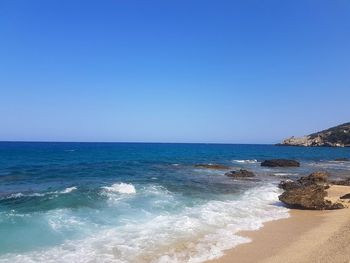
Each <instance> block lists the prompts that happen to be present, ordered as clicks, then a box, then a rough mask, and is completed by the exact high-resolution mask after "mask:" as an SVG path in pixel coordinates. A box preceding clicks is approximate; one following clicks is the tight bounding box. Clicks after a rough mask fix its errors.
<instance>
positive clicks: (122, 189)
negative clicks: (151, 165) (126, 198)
mask: <svg viewBox="0 0 350 263" xmlns="http://www.w3.org/2000/svg"><path fill="white" fill-rule="evenodd" d="M102 189H104V190H105V191H106V192H110V193H120V194H135V193H136V189H135V186H133V185H132V184H126V183H117V184H112V185H111V186H103V187H102Z"/></svg>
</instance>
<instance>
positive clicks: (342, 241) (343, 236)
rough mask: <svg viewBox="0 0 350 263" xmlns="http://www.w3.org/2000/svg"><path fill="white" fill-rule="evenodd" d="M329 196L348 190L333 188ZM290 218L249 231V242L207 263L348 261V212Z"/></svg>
mask: <svg viewBox="0 0 350 263" xmlns="http://www.w3.org/2000/svg"><path fill="white" fill-rule="evenodd" d="M332 190H333V191H332V192H330V193H329V196H330V197H332V196H333V195H334V194H339V193H342V192H344V191H348V190H349V187H333V189H332ZM290 215H291V217H290V218H287V219H281V220H277V221H271V222H268V223H266V224H265V226H264V227H263V228H262V229H260V230H258V231H253V232H241V235H243V236H246V237H249V238H251V239H252V242H250V243H246V244H242V245H240V246H237V247H236V248H233V249H231V250H229V251H226V253H225V255H224V256H223V257H221V258H219V259H217V260H212V261H209V262H210V263H232V262H239V263H253V262H254V263H256V262H261V263H279V262H284V263H287V262H288V263H302V262H305V263H313V262H314V263H345V262H350V209H341V210H332V211H309V210H291V211H290Z"/></svg>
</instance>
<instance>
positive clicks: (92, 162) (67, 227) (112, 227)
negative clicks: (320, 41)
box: [0, 143, 350, 262]
mask: <svg viewBox="0 0 350 263" xmlns="http://www.w3.org/2000/svg"><path fill="white" fill-rule="evenodd" d="M341 157H348V158H349V157H350V149H348V148H299V147H276V146H272V145H211V144H133V143H0V262H202V261H204V260H207V259H210V258H215V257H218V256H220V255H222V253H223V252H222V251H223V250H224V249H227V248H230V247H233V246H235V245H237V244H240V243H243V242H248V241H249V240H248V239H246V238H243V237H240V236H239V235H237V234H235V233H237V232H238V231H240V230H254V229H258V228H260V227H261V226H262V224H263V222H265V221H269V220H274V219H278V218H283V217H287V216H288V210H287V209H286V208H284V207H283V206H282V205H281V204H280V203H279V202H278V195H279V193H280V191H279V190H278V189H277V187H276V185H277V183H278V182H279V181H280V180H281V178H285V177H292V178H293V177H298V176H300V175H304V174H308V173H309V172H311V171H315V170H327V171H330V172H331V173H333V174H334V176H335V177H344V176H346V175H348V173H349V171H350V162H334V161H333V160H334V159H335V158H341ZM269 158H292V159H297V160H299V161H300V162H301V164H302V165H301V167H300V168H277V169H276V168H263V167H260V161H262V160H264V159H269ZM208 163H219V164H224V165H228V166H230V167H232V169H238V168H245V169H249V170H252V171H254V172H255V173H256V174H257V177H255V178H254V179H250V180H234V179H232V178H228V177H226V176H224V173H225V171H222V170H221V171H220V170H212V169H198V168H196V167H194V165H195V164H208Z"/></svg>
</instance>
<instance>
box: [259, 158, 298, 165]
mask: <svg viewBox="0 0 350 263" xmlns="http://www.w3.org/2000/svg"><path fill="white" fill-rule="evenodd" d="M261 166H265V167H299V166H300V163H299V162H297V161H295V160H288V159H272V160H265V161H263V162H262V163H261Z"/></svg>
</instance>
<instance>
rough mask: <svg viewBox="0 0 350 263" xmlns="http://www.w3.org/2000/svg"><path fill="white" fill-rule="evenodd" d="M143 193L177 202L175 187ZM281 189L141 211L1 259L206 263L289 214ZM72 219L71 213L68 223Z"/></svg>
mask: <svg viewBox="0 0 350 263" xmlns="http://www.w3.org/2000/svg"><path fill="white" fill-rule="evenodd" d="M121 189H123V190H121ZM126 189H127V190H126ZM104 191H110V192H117V193H119V192H120V191H122V192H123V193H125V192H127V193H134V194H135V192H136V191H135V188H134V187H133V186H132V185H130V184H115V185H112V186H110V187H107V188H106V187H105V188H104ZM139 192H140V193H139ZM139 192H138V194H140V195H143V194H144V195H147V194H149V195H152V196H153V197H152V198H155V197H154V194H156V196H158V198H159V199H161V200H164V201H167V202H168V203H169V205H170V204H172V203H173V202H174V201H173V199H172V198H169V196H171V195H172V194H171V192H169V191H167V190H166V189H164V188H162V187H156V186H154V187H151V188H150V189H148V188H145V189H140V191H139ZM279 193H280V190H279V189H278V188H277V187H276V186H273V185H267V186H264V187H257V188H254V189H251V190H248V191H247V192H245V193H244V194H243V195H242V196H240V198H238V199H237V198H236V199H232V198H230V199H227V200H212V201H208V202H206V203H201V204H198V205H195V206H185V207H183V208H182V209H181V210H180V211H176V212H172V211H163V212H158V213H156V214H153V216H151V217H150V218H147V220H142V219H141V217H139V216H138V217H137V218H135V220H130V221H129V222H128V223H125V224H122V225H117V226H113V227H108V228H106V227H104V228H101V229H100V230H99V231H97V232H96V233H94V234H93V235H91V236H89V237H86V238H83V239H79V240H70V241H66V242H65V243H63V244H62V245H58V246H55V247H52V248H46V249H43V250H37V251H32V252H27V253H23V254H7V255H3V256H1V257H0V262H11V263H12V262H13V263H16V262H21V263H27V262H45V263H46V262H47V263H52V262H76V263H78V262H119V263H121V262H139V263H143V262H153V263H155V262H157V263H163V262H167V263H170V262H174V263H175V262H190V263H196V262H203V261H206V260H210V259H213V258H217V257H219V256H221V255H222V254H223V250H225V249H228V248H231V247H234V246H236V245H238V244H241V243H245V242H249V241H250V240H249V239H248V238H245V237H241V236H239V235H238V234H237V233H238V232H239V231H242V230H256V229H259V228H260V227H262V225H263V223H264V222H266V221H270V220H275V219H279V218H285V217H288V209H286V208H284V207H281V206H278V205H275V202H277V201H278V195H279ZM173 198H175V196H173ZM140 212H141V211H140ZM55 216H56V218H57V217H58V218H60V217H59V216H58V215H55ZM69 220H70V219H69V218H66V217H65V218H64V220H63V223H64V222H69ZM56 221H57V220H56ZM58 221H59V222H60V224H61V223H62V222H61V221H60V220H58ZM73 222H75V221H73ZM56 223H57V222H56ZM53 227H56V228H57V225H54V226H53Z"/></svg>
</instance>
